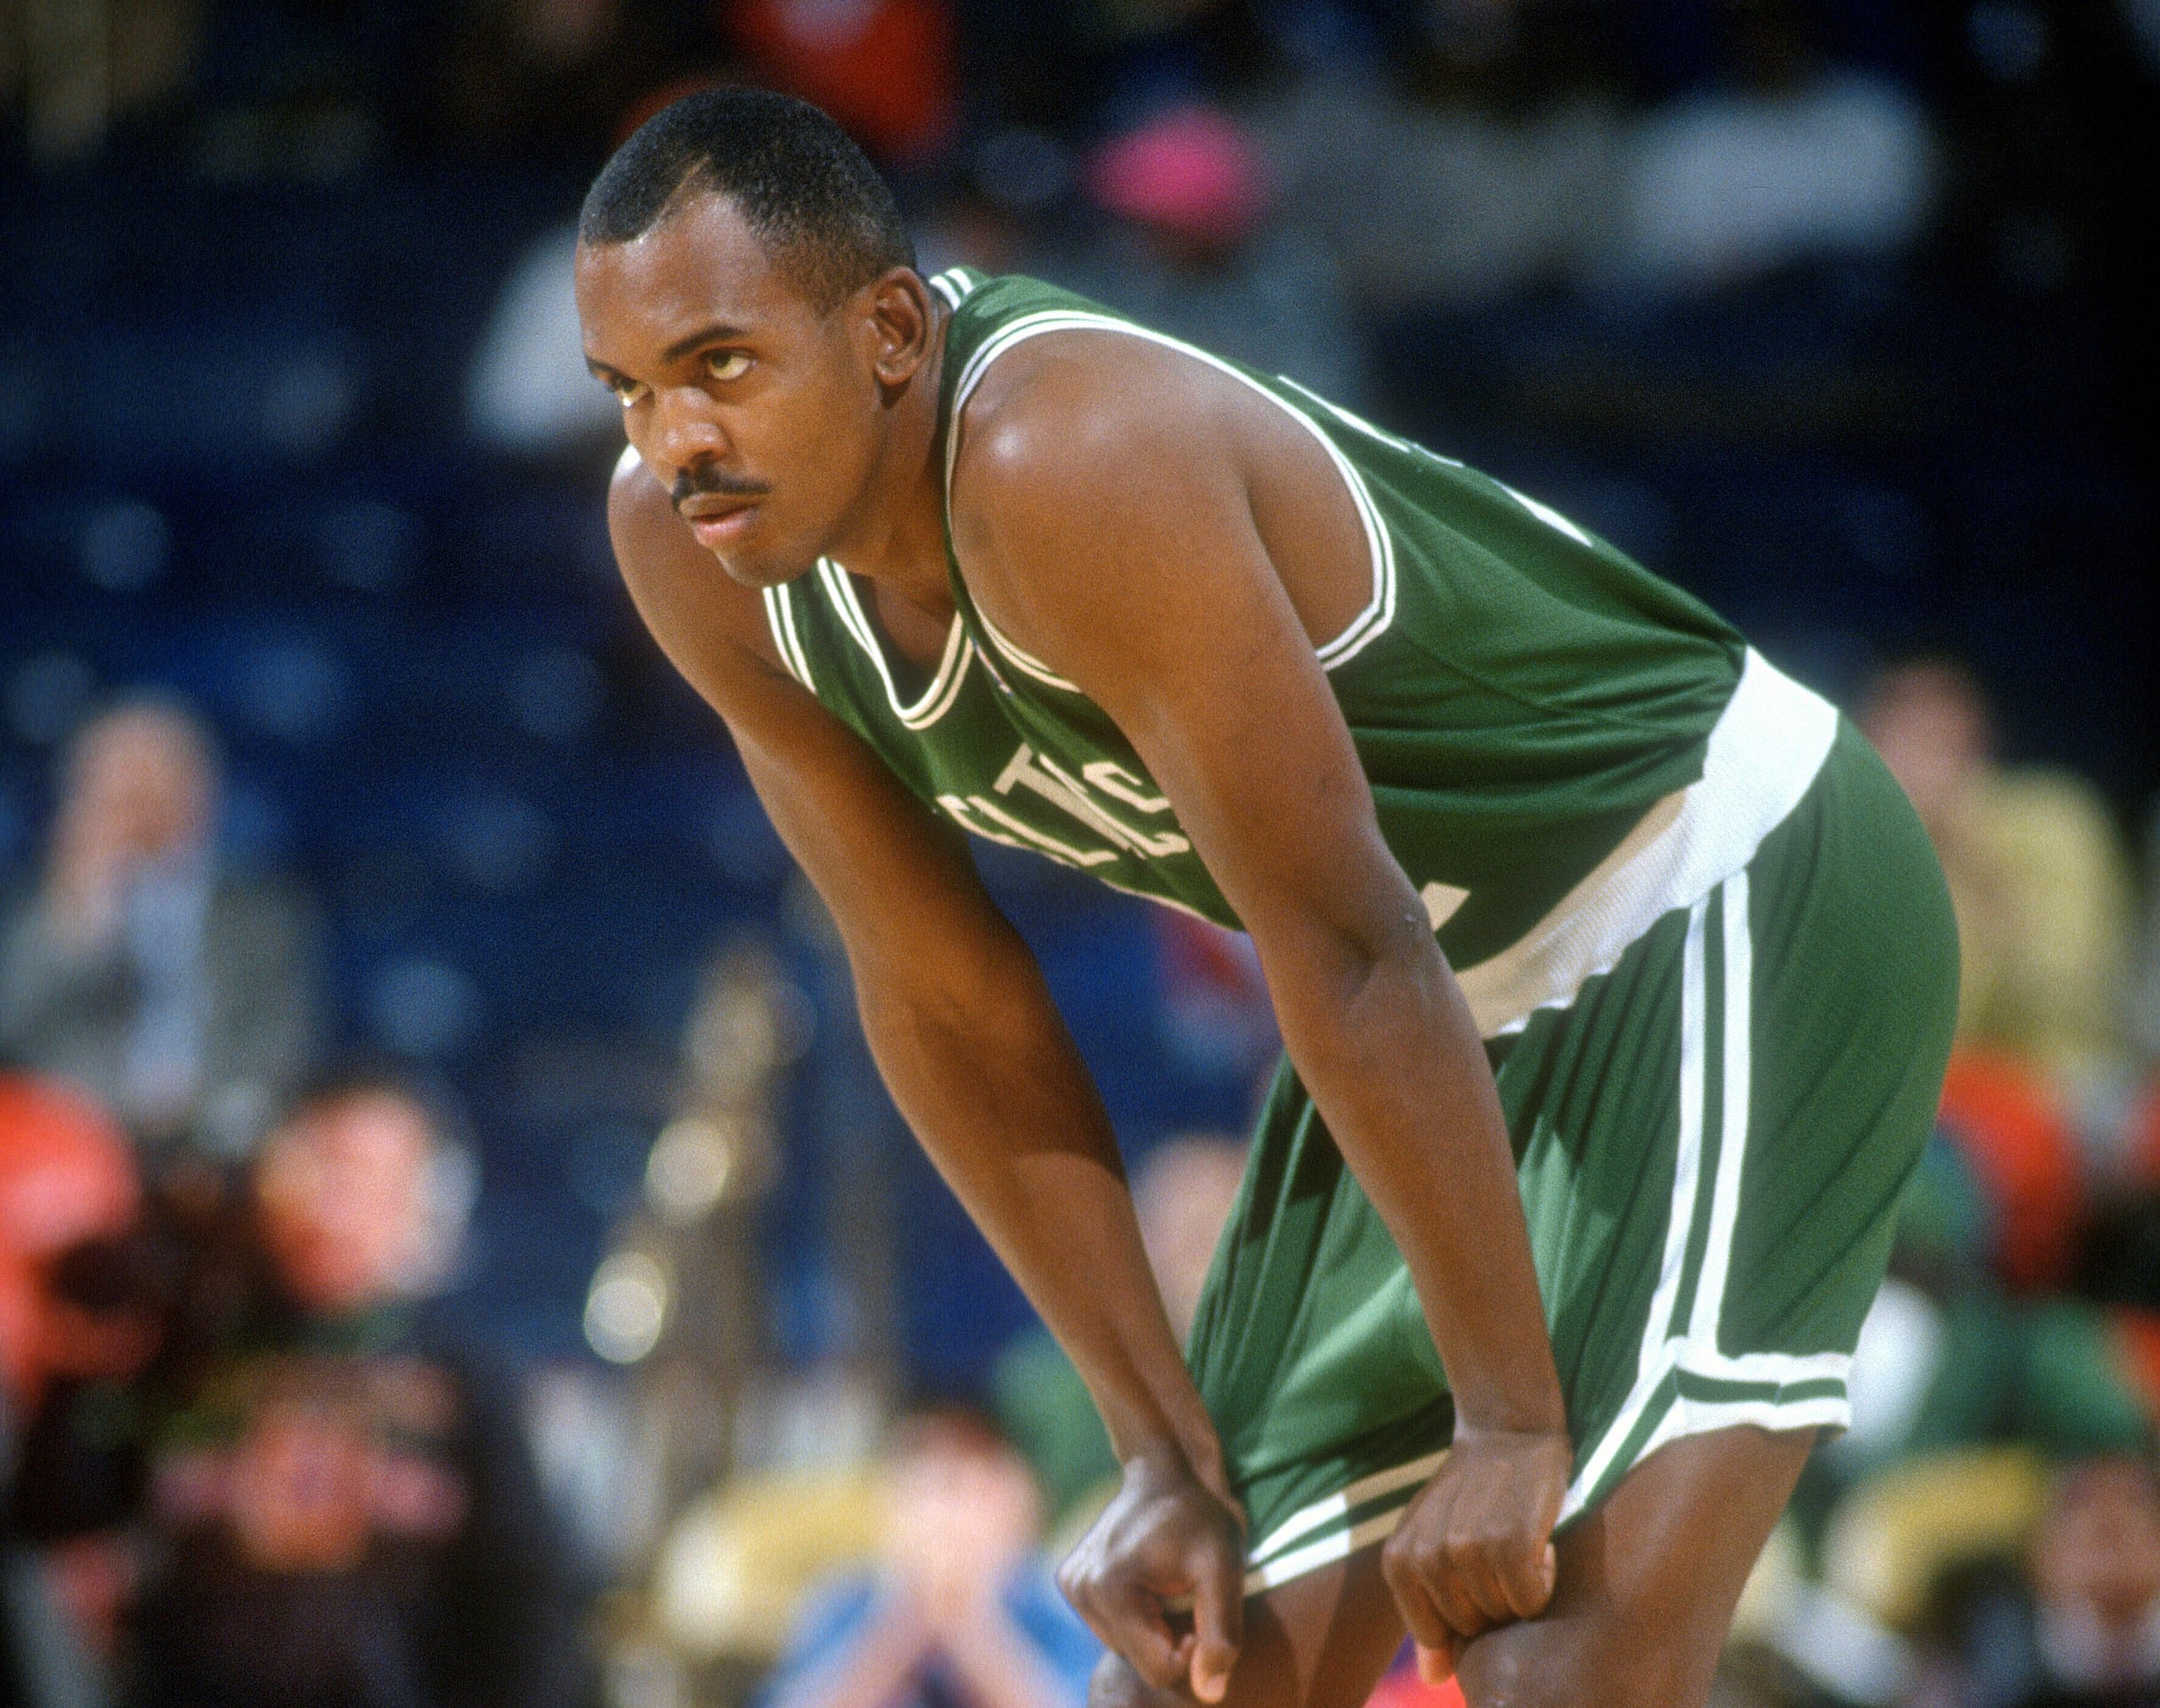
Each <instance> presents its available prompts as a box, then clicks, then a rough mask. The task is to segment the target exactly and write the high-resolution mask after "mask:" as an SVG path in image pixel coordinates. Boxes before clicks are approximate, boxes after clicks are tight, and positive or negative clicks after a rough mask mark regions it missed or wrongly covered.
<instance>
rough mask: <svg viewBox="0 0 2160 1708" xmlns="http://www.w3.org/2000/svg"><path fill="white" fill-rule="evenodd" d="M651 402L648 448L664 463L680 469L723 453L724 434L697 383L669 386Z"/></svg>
mask: <svg viewBox="0 0 2160 1708" xmlns="http://www.w3.org/2000/svg"><path fill="white" fill-rule="evenodd" d="M653 403H654V405H655V407H654V410H653V417H652V424H653V446H652V448H653V451H655V452H656V453H657V455H658V458H659V460H660V461H661V462H663V463H665V464H667V465H668V467H670V468H673V469H676V470H681V469H684V468H688V467H691V466H692V464H693V463H700V462H710V461H713V460H716V459H719V458H723V457H724V456H726V455H727V452H728V440H727V434H726V432H725V430H724V428H723V427H721V425H720V421H719V418H718V416H717V415H716V413H715V412H714V410H713V404H712V399H711V398H709V397H708V396H707V395H705V394H704V393H703V392H702V391H700V389H699V388H698V387H695V386H675V387H669V388H668V390H666V391H663V392H661V393H660V395H658V396H657V397H655V398H654V399H653Z"/></svg>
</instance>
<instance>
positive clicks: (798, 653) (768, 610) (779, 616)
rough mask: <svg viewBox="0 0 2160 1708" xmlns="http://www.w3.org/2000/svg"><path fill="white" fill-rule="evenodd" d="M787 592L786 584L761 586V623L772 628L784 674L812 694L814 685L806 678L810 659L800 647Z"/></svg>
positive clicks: (814, 690)
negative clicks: (786, 671) (762, 595)
mask: <svg viewBox="0 0 2160 1708" xmlns="http://www.w3.org/2000/svg"><path fill="white" fill-rule="evenodd" d="M788 593H789V588H788V587H786V586H781V587H767V588H765V589H764V602H765V623H766V626H767V627H770V628H771V629H772V644H773V645H774V646H775V647H777V648H779V649H780V662H781V663H782V664H783V665H785V666H787V667H788V674H789V675H790V676H793V677H794V678H795V679H796V681H797V682H801V683H802V684H803V686H804V687H805V688H807V689H808V690H810V691H811V692H812V693H813V694H814V693H816V692H817V691H818V685H817V683H815V682H812V681H811V679H810V658H809V656H808V655H807V654H806V653H804V650H803V642H802V637H801V636H800V635H797V634H796V632H795V606H794V605H793V604H792V603H790V602H789V600H788Z"/></svg>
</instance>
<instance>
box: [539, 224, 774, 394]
mask: <svg viewBox="0 0 2160 1708" xmlns="http://www.w3.org/2000/svg"><path fill="white" fill-rule="evenodd" d="M577 286H578V308H579V313H580V318H581V319H582V320H583V322H584V324H585V341H586V348H587V351H588V354H590V355H594V356H596V357H602V358H603V359H604V351H602V350H600V349H599V348H597V347H596V343H597V340H598V339H599V337H600V336H601V335H603V334H605V333H608V332H611V331H616V330H617V329H618V328H619V327H620V330H621V331H624V332H626V333H628V332H632V331H635V333H636V335H637V336H640V337H645V336H655V335H658V336H660V337H662V338H663V339H665V338H666V337H668V336H669V335H670V334H671V333H672V332H673V331H684V330H690V329H691V328H692V326H693V325H704V324H708V323H716V322H718V323H725V324H729V325H732V326H739V327H746V328H747V327H748V326H750V325H753V324H757V323H769V322H771V321H772V320H774V319H776V318H778V317H780V316H781V315H784V314H785V313H786V312H787V310H788V307H790V306H791V305H793V304H794V303H795V299H796V296H797V294H798V293H797V292H796V291H795V290H793V289H792V288H791V287H790V284H789V283H788V280H787V278H786V277H785V276H784V275H782V273H781V272H780V269H779V268H778V267H775V266H774V265H773V262H772V257H771V256H770V255H769V254H768V253H767V252H766V249H765V245H764V243H763V242H762V240H760V238H759V237H758V236H757V235H756V232H754V231H752V230H751V228H750V227H749V225H748V222H747V221H746V220H745V219H743V217H742V215H741V213H740V212H739V211H738V210H737V209H736V207H735V204H734V203H733V202H732V200H731V199H730V198H728V197H726V196H717V195H700V196H692V197H690V198H689V199H688V200H687V201H686V202H685V203H684V205H683V206H681V207H679V208H676V209H672V210H670V211H669V212H668V213H667V214H665V215H663V216H662V217H661V218H660V219H658V220H656V221H655V222H654V223H653V225H652V227H650V228H649V229H648V230H646V231H644V233H642V234H641V235H638V236H636V237H633V238H631V239H630V240H629V241H628V243H580V245H579V246H578V258H577Z"/></svg>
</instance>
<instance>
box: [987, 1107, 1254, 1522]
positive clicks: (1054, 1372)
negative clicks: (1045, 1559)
mask: <svg viewBox="0 0 2160 1708" xmlns="http://www.w3.org/2000/svg"><path fill="white" fill-rule="evenodd" d="M1244 1167H1245V1147H1244V1145H1243V1144H1242V1143H1240V1142H1239V1141H1238V1140H1236V1139H1235V1138H1231V1137H1228V1136H1226V1135H1223V1134H1219V1133H1188V1134H1184V1135H1181V1136H1180V1137H1174V1138H1169V1139H1165V1140H1164V1142H1163V1143H1162V1144H1160V1145H1156V1148H1155V1149H1154V1150H1153V1151H1151V1152H1150V1153H1148V1160H1147V1161H1146V1162H1144V1163H1143V1164H1141V1166H1140V1170H1139V1173H1138V1176H1137V1177H1136V1178H1135V1179H1134V1181H1133V1186H1132V1200H1133V1208H1134V1209H1135V1210H1137V1211H1138V1212H1139V1215H1140V1241H1141V1243H1142V1244H1143V1245H1144V1246H1145V1247H1146V1248H1147V1251H1148V1263H1149V1264H1150V1265H1152V1266H1153V1268H1154V1270H1155V1277H1156V1285H1157V1286H1159V1287H1160V1288H1161V1289H1162V1292H1163V1309H1164V1313H1166V1314H1167V1315H1168V1316H1169V1318H1170V1327H1171V1329H1172V1332H1173V1333H1174V1334H1175V1335H1176V1336H1177V1337H1178V1344H1179V1345H1184V1344H1185V1342H1186V1341H1187V1340H1188V1339H1189V1338H1190V1337H1191V1336H1192V1331H1193V1319H1194V1317H1195V1316H1196V1314H1197V1313H1198V1312H1199V1309H1200V1295H1201V1292H1202V1290H1203V1289H1204V1288H1205V1286H1206V1284H1207V1274H1208V1270H1209V1268H1210V1266H1211V1265H1212V1264H1213V1262H1214V1259H1215V1248H1216V1246H1217V1245H1218V1244H1219V1243H1220V1241H1221V1239H1222V1230H1223V1227H1224V1225H1226V1224H1227V1223H1228V1221H1229V1219H1230V1208H1231V1206H1232V1205H1233V1204H1234V1203H1236V1200H1237V1188H1238V1183H1239V1182H1240V1181H1241V1180H1242V1179H1243V1178H1244ZM990 1383H991V1389H992V1392H993V1393H994V1394H995V1396H996V1408H997V1415H998V1417H999V1419H1000V1420H1001V1421H1002V1422H1003V1424H1004V1427H1005V1430H1006V1433H1008V1434H1009V1435H1010V1436H1011V1437H1012V1440H1013V1441H1014V1442H1015V1443H1017V1444H1018V1445H1019V1447H1020V1450H1021V1451H1022V1452H1023V1453H1025V1454H1026V1455H1027V1457H1028V1463H1029V1464H1030V1465H1033V1466H1034V1467H1035V1473H1036V1481H1038V1482H1039V1483H1040V1485H1041V1487H1042V1489H1043V1494H1044V1498H1045V1499H1046V1500H1047V1501H1048V1503H1049V1507H1050V1518H1051V1523H1052V1528H1053V1529H1054V1531H1055V1532H1056V1533H1057V1534H1058V1535H1059V1536H1067V1535H1069V1534H1070V1533H1071V1532H1072V1531H1073V1530H1074V1529H1075V1528H1076V1527H1077V1526H1079V1525H1080V1524H1082V1523H1084V1521H1086V1520H1091V1519H1092V1518H1093V1517H1094V1515H1095V1513H1096V1512H1098V1511H1100V1501H1101V1499H1102V1498H1103V1497H1105V1496H1107V1494H1108V1491H1109V1489H1111V1488H1112V1487H1114V1486H1115V1482H1116V1477H1117V1474H1118V1466H1117V1458H1116V1455H1115V1454H1113V1453H1112V1452H1111V1450H1110V1439H1109V1437H1108V1435H1107V1434H1106V1433H1104V1432H1103V1427H1102V1420H1101V1418H1100V1417H1098V1416H1097V1415H1096V1412H1095V1405H1094V1401H1092V1400H1091V1399H1090V1398H1089V1397H1088V1392H1087V1388H1086V1385H1084V1383H1083V1382H1082V1381H1081V1380H1080V1373H1079V1371H1077V1370H1076V1369H1074V1368H1073V1365H1072V1361H1070V1360H1069V1359H1068V1358H1067V1357H1066V1356H1065V1353H1064V1352H1063V1351H1062V1349H1060V1346H1059V1345H1058V1343H1057V1342H1056V1341H1054V1340H1052V1338H1051V1337H1050V1335H1049V1332H1048V1331H1047V1330H1046V1329H1033V1330H1031V1331H1030V1332H1028V1333H1026V1334H1023V1335H1020V1337H1017V1338H1016V1339H1015V1340H1014V1341H1013V1343H1012V1345H1010V1346H1008V1347H1007V1348H1006V1349H1005V1350H1004V1352H1003V1353H1000V1354H999V1356H998V1360H997V1363H996V1367H995V1368H994V1369H992V1371H991V1373H990Z"/></svg>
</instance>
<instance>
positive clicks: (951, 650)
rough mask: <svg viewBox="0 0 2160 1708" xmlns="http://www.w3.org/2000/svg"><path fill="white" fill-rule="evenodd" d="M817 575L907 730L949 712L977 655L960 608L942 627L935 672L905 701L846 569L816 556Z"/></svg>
mask: <svg viewBox="0 0 2160 1708" xmlns="http://www.w3.org/2000/svg"><path fill="white" fill-rule="evenodd" d="M817 576H818V579H819V580H820V581H821V582H823V583H824V584H825V596H826V597H827V598H828V599H829V600H830V601H831V602H832V607H833V611H834V612H835V613H836V615H837V616H838V617H839V619H840V627H843V628H844V629H845V630H846V631H847V632H848V634H849V635H851V636H852V638H853V640H854V642H855V644H856V645H857V646H859V647H860V648H861V649H862V650H863V651H864V652H865V653H866V654H867V655H868V658H869V660H870V664H871V666H872V667H873V668H875V669H876V672H877V679H878V681H879V682H883V683H884V689H885V702H886V704H887V705H889V706H892V715H893V716H894V717H896V718H898V719H899V720H900V722H902V723H903V724H905V725H907V727H908V729H910V730H927V729H928V728H929V727H930V726H931V725H932V724H933V723H935V722H937V721H938V720H939V719H940V718H941V717H943V716H944V715H945V714H946V713H948V712H949V711H950V710H951V709H952V706H953V702H954V701H955V700H956V699H958V698H960V687H961V684H962V683H963V682H965V681H966V679H967V666H968V660H969V659H971V658H973V657H974V656H975V643H974V642H973V641H972V640H971V639H969V638H968V633H967V627H966V626H965V625H964V623H962V622H961V620H960V618H959V614H958V613H957V612H956V613H954V616H953V625H952V627H951V628H950V629H948V630H947V631H946V635H945V651H944V655H943V656H942V657H941V658H940V659H939V660H938V670H937V674H935V675H934V676H932V678H931V682H930V686H929V687H928V688H925V689H924V690H923V693H922V697H921V698H919V699H917V700H916V702H915V703H914V704H913V705H912V706H903V705H902V704H901V703H900V690H899V689H898V688H897V687H895V686H894V685H893V682H892V665H891V664H889V663H888V662H887V661H886V658H885V652H884V648H883V647H882V646H880V645H879V644H878V643H877V635H876V630H874V629H873V628H872V627H870V619H869V617H868V615H867V614H866V613H865V612H864V611H863V609H862V605H861V603H860V601H859V600H857V599H856V597H855V584H854V582H853V581H852V580H851V579H849V577H848V572H847V571H845V570H844V569H843V568H841V567H840V565H839V564H837V563H834V562H833V561H832V559H831V558H829V557H820V559H819V560H818V566H817Z"/></svg>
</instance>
